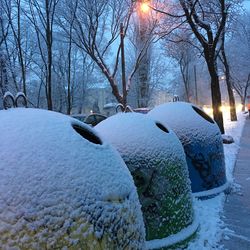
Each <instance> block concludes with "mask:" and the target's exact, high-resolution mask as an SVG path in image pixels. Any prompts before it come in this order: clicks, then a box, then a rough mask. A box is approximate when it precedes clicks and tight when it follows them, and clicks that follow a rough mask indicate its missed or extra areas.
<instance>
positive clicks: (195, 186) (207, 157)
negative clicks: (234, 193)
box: [148, 102, 226, 195]
mask: <svg viewBox="0 0 250 250" xmlns="http://www.w3.org/2000/svg"><path fill="white" fill-rule="evenodd" d="M148 116H149V117H151V118H154V119H157V120H159V121H160V122H162V123H163V124H164V125H168V126H170V127H171V128H172V129H173V130H174V132H175V133H176V134H177V136H178V137H179V139H180V140H181V142H182V145H183V147H184V150H185V153H186V158H187V163H188V166H189V175H190V179H191V184H192V190H193V192H202V191H206V190H209V189H212V188H217V187H219V186H221V185H224V184H225V183H226V174H225V161H224V150H223V144H222V137H221V133H220V130H219V127H218V126H217V124H216V123H215V122H214V121H213V120H212V119H211V118H210V117H209V116H208V115H206V114H205V113H204V112H203V111H202V110H201V109H199V108H198V107H196V106H195V105H193V104H190V103H184V102H172V103H166V104H162V105H160V106H157V107H155V108H154V109H153V110H151V111H150V112H149V113H148ZM225 186H226V185H225ZM204 195H205V193H204Z"/></svg>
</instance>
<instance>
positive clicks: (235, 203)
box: [221, 118, 250, 250]
mask: <svg viewBox="0 0 250 250" xmlns="http://www.w3.org/2000/svg"><path fill="white" fill-rule="evenodd" d="M240 146H241V147H240V151H239V154H238V157H237V161H236V165H235V169H234V178H235V183H236V184H239V185H240V186H241V187H240V190H239V191H238V192H235V191H232V192H231V193H230V194H229V195H228V196H227V198H226V202H225V206H224V216H225V218H224V222H225V224H226V227H227V228H228V229H229V231H228V233H226V236H228V237H226V238H229V239H227V240H223V241H222V242H221V243H222V244H223V245H224V248H225V249H229V250H235V249H236V250H250V119H249V118H247V120H246V123H245V127H244V129H243V134H242V138H241V142H240ZM231 230H232V231H231Z"/></svg>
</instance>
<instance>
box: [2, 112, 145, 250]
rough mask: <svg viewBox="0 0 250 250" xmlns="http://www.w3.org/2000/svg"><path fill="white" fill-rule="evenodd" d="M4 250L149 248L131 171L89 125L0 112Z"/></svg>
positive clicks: (43, 114) (49, 116)
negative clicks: (146, 244)
mask: <svg viewBox="0 0 250 250" xmlns="http://www.w3.org/2000/svg"><path fill="white" fill-rule="evenodd" d="M0 112H1V115H0V131H1V133H0V147H1V150H0V162H1V163H0V235H1V237H0V245H1V249H10V248H11V249H95V250H98V249H99V250H100V249H126V248H127V249H145V230H144V223H143V218H142V213H141V210H140V203H139V200H138V194H137V192H136V187H135V185H134V182H133V179H132V176H131V174H130V172H129V171H128V169H127V167H126V165H125V163H124V162H123V160H122V158H121V157H120V155H119V154H118V152H117V151H116V150H115V149H114V148H113V147H112V146H110V145H109V144H107V143H106V142H105V141H103V140H102V139H100V138H99V136H98V135H97V134H96V132H95V131H94V130H93V129H92V128H90V127H89V126H88V125H86V124H84V123H81V122H79V121H77V120H75V119H73V118H70V117H69V116H66V115H62V114H59V113H55V112H49V111H45V110H35V109H22V108H20V109H12V110H7V111H0Z"/></svg>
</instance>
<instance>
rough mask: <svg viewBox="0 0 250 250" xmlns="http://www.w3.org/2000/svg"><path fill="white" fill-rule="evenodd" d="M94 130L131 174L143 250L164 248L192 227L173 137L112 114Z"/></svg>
mask: <svg viewBox="0 0 250 250" xmlns="http://www.w3.org/2000/svg"><path fill="white" fill-rule="evenodd" d="M95 129H96V130H97V132H98V133H99V134H100V135H101V136H102V137H103V138H104V139H105V140H107V141H109V142H110V143H111V144H112V145H113V146H114V147H115V148H116V149H117V150H118V152H119V153H120V154H121V156H122V158H123V160H124V161H125V163H126V164H127V166H128V168H129V170H130V172H131V173H132V176H133V178H134V181H135V185H136V186H137V191H138V193H139V199H140V202H141V204H142V212H143V217H144V222H145V226H146V235H147V236H146V238H147V240H151V241H149V243H148V247H149V248H150V246H159V247H161V246H166V245H167V244H169V241H168V240H166V239H167V237H168V236H170V235H174V234H178V233H179V232H180V231H181V230H182V229H184V228H186V227H188V226H191V225H193V224H192V223H193V219H194V215H193V207H192V199H191V188H190V180H189V178H188V169H187V164H186V160H185V153H184V150H183V147H182V145H181V143H180V141H179V139H178V138H177V136H176V135H175V134H174V132H172V131H171V130H168V128H166V127H164V126H163V125H162V124H160V123H158V122H155V121H154V120H151V119H149V118H147V117H146V116H145V115H143V114H138V113H123V114H117V115H114V116H112V117H109V118H108V119H106V120H105V121H102V122H101V123H99V124H98V125H97V126H96V127H95ZM191 231H192V230H191ZM191 231H190V233H191ZM192 233H193V231H192ZM192 233H191V234H192ZM186 236H187V237H189V236H190V234H189V235H186ZM164 238H165V239H164ZM153 239H162V240H160V241H157V242H154V241H152V240H153ZM163 239H164V240H163ZM179 240H180V239H179ZM153 242H154V243H153ZM151 243H152V244H153V245H152V244H151ZM172 243H176V242H172ZM155 244H156V245H155ZM161 244H162V245H161ZM164 244H165V245H164Z"/></svg>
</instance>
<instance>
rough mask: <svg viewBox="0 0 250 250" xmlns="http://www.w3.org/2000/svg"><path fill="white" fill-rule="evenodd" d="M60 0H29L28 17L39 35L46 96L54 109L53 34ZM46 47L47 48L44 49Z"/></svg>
mask: <svg viewBox="0 0 250 250" xmlns="http://www.w3.org/2000/svg"><path fill="white" fill-rule="evenodd" d="M58 2H59V0H29V10H30V11H29V13H28V14H27V17H28V18H29V20H30V21H31V23H32V24H33V27H34V30H35V32H36V35H37V44H38V48H39V51H40V56H41V58H42V61H43V63H44V66H45V72H46V76H45V77H46V81H45V87H46V97H47V106H48V109H49V110H52V109H53V100H52V66H53V40H54V39H53V35H54V33H53V32H54V23H55V13H56V7H57V4H58ZM44 48H46V50H45V51H44Z"/></svg>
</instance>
